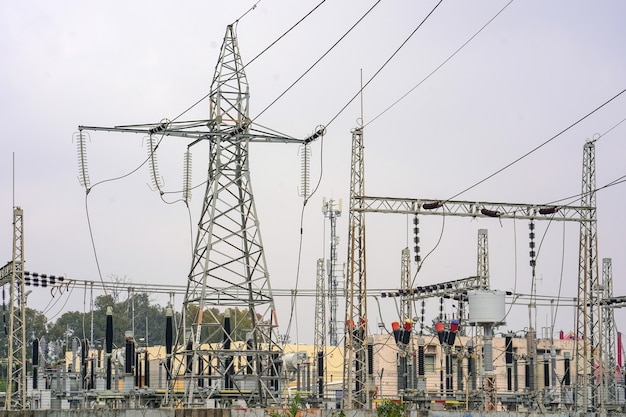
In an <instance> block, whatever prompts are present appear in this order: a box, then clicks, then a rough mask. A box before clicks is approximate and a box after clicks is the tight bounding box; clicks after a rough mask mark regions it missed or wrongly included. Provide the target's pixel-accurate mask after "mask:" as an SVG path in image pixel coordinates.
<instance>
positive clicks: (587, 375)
mask: <svg viewBox="0 0 626 417" xmlns="http://www.w3.org/2000/svg"><path fill="white" fill-rule="evenodd" d="M595 158H596V156H595V140H590V141H587V142H586V143H585V146H584V148H583V172H582V194H581V195H582V197H581V206H584V207H589V210H588V211H586V212H585V213H584V215H585V220H587V221H582V222H580V242H579V258H578V304H577V315H576V337H577V343H576V370H577V376H578V378H577V381H576V403H577V405H578V406H579V407H580V408H582V409H583V410H590V411H592V410H598V409H602V408H604V402H605V398H604V395H603V391H604V390H603V388H602V387H603V386H604V382H603V380H604V378H603V377H602V375H601V373H603V371H604V370H603V365H602V339H601V328H600V327H601V326H600V317H601V316H600V313H601V307H600V300H601V299H602V291H601V289H602V288H601V286H600V281H599V274H598V236H597V224H596V222H597V217H596V161H595Z"/></svg>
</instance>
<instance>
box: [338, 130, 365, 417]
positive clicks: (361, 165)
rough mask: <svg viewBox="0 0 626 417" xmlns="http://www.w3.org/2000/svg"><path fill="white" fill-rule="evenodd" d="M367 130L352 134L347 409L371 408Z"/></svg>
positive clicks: (345, 378) (347, 320) (344, 398)
mask: <svg viewBox="0 0 626 417" xmlns="http://www.w3.org/2000/svg"><path fill="white" fill-rule="evenodd" d="M364 149H365V146H364V142H363V128H362V127H358V128H355V129H353V130H352V153H351V155H352V156H351V159H352V160H351V164H350V166H351V172H350V212H349V220H348V245H349V248H348V273H347V276H346V287H345V294H346V315H345V317H346V322H345V323H344V335H345V336H344V355H345V358H344V367H343V397H342V404H343V408H345V409H352V408H356V409H362V408H368V407H369V404H370V401H369V396H368V392H367V391H368V390H367V383H368V379H367V369H366V366H367V364H368V358H367V353H368V352H367V279H366V271H365V216H364V211H363V209H364V207H363V202H362V200H361V199H360V198H359V196H362V195H363V194H364V192H365V162H364Z"/></svg>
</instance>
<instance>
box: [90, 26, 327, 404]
mask: <svg viewBox="0 0 626 417" xmlns="http://www.w3.org/2000/svg"><path fill="white" fill-rule="evenodd" d="M208 97H209V101H210V118H209V119H208V120H194V121H187V122H185V121H173V122H170V121H165V122H162V123H156V124H142V125H127V126H118V127H112V128H104V127H92V126H79V131H81V132H82V131H83V130H103V131H116V132H134V133H143V134H148V135H150V136H151V137H152V136H154V135H158V136H159V137H162V136H178V137H183V138H187V139H191V140H192V141H191V142H190V143H189V145H188V148H190V147H192V146H194V145H196V144H198V143H201V142H203V141H207V142H208V144H209V167H208V180H207V186H206V191H205V195H204V200H203V204H202V211H201V215H200V220H199V223H198V231H197V235H196V239H195V244H194V248H193V259H192V262H191V268H190V272H189V275H188V280H187V291H186V295H185V299H184V302H183V314H182V320H183V322H182V323H181V325H180V326H179V327H178V329H179V332H180V334H179V337H178V338H177V343H179V346H178V347H177V348H176V349H175V350H174V353H173V359H174V360H173V365H172V371H171V372H172V373H171V375H170V378H169V384H170V389H169V390H168V392H169V394H168V396H167V397H166V399H165V401H166V402H168V403H170V404H180V403H182V404H184V405H186V406H194V405H197V406H204V405H206V401H207V400H208V399H215V400H216V401H222V400H223V401H225V402H228V401H231V400H233V399H241V400H244V401H246V403H247V405H248V406H265V405H272V404H277V403H278V401H279V399H278V396H279V395H280V394H281V387H280V385H281V382H280V379H281V376H280V370H279V369H278V367H279V365H278V363H279V358H280V354H281V353H282V349H281V346H280V345H279V341H278V332H277V326H278V324H277V320H276V312H275V308H274V300H273V296H272V291H271V287H270V282H269V273H268V270H267V266H266V260H265V255H264V251H263V243H262V240H261V234H260V228H259V219H258V217H257V212H256V207H255V203H254V197H253V193H252V186H251V184H250V171H249V158H248V156H249V144H250V143H255V142H258V143H294V144H300V145H308V144H309V143H310V142H312V141H313V140H315V139H317V138H318V137H320V136H322V135H323V133H324V129H323V127H320V128H318V130H317V131H316V132H315V133H313V134H312V135H310V136H309V137H307V138H306V139H296V138H293V137H286V136H279V135H276V134H275V133H273V131H264V130H259V129H255V128H254V127H253V124H252V122H251V119H250V116H249V99H250V93H249V85H248V81H247V78H246V74H245V71H244V65H243V62H242V59H241V56H240V53H239V46H238V43H237V36H236V31H235V26H234V25H229V26H228V27H227V28H226V34H225V36H224V42H223V44H222V47H221V49H220V56H219V60H218V63H217V65H216V67H215V74H214V76H213V81H212V83H211V90H210V93H209V95H208ZM151 155H152V150H151ZM87 191H88V190H87ZM242 312H243V313H244V315H245V317H244V318H242V317H241V313H242ZM181 385H184V387H185V389H184V397H183V396H181V395H180V394H179V392H180V389H179V388H180V387H181Z"/></svg>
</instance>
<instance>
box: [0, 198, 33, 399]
mask: <svg viewBox="0 0 626 417" xmlns="http://www.w3.org/2000/svg"><path fill="white" fill-rule="evenodd" d="M0 284H1V285H0V286H2V294H3V300H2V301H3V307H5V308H6V306H4V294H5V293H6V291H5V288H6V287H8V293H9V305H8V315H9V320H8V324H9V327H8V329H7V328H6V325H7V322H6V317H4V320H3V321H4V326H5V328H4V333H5V335H7V338H6V340H7V344H8V346H7V348H8V349H7V350H8V355H7V381H6V399H5V404H4V408H5V410H24V409H26V408H27V401H26V327H25V308H26V295H25V293H24V211H23V210H22V209H21V208H20V207H14V208H13V255H12V259H11V262H9V263H7V264H6V265H5V266H3V267H2V268H0ZM3 310H4V314H7V309H4V308H3Z"/></svg>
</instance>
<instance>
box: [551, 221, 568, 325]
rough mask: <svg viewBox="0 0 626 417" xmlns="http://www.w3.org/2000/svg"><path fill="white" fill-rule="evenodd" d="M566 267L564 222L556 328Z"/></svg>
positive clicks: (553, 322) (553, 321)
mask: <svg viewBox="0 0 626 417" xmlns="http://www.w3.org/2000/svg"><path fill="white" fill-rule="evenodd" d="M564 269H565V223H563V241H562V251H561V273H560V274H559V291H558V292H557V295H556V308H555V310H554V316H553V317H552V323H551V326H552V329H554V325H555V323H556V316H557V315H558V312H559V306H560V301H561V290H562V288H563V271H564Z"/></svg>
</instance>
